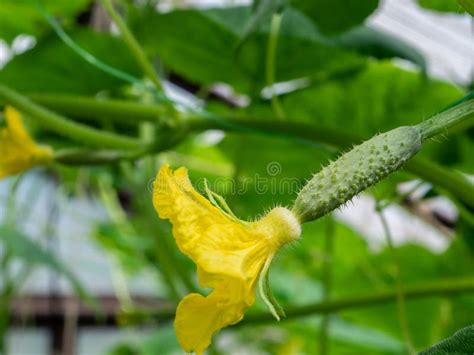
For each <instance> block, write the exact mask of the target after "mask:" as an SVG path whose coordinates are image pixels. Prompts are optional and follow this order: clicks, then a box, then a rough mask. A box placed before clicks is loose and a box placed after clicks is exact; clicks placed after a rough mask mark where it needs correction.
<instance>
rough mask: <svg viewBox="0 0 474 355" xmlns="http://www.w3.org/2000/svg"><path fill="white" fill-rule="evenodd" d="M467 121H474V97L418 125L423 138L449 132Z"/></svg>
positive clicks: (471, 122) (470, 122)
mask: <svg viewBox="0 0 474 355" xmlns="http://www.w3.org/2000/svg"><path fill="white" fill-rule="evenodd" d="M463 123H465V124H466V125H467V126H469V125H472V124H473V123H474V99H471V100H468V101H466V102H462V103H460V104H459V105H456V106H454V107H451V108H450V109H448V110H445V111H443V112H440V113H438V114H437V115H435V116H433V117H431V118H430V119H428V120H426V121H423V122H421V123H420V124H418V125H417V127H418V128H419V129H420V132H421V136H422V137H423V140H426V139H428V138H432V137H434V136H437V135H440V134H444V133H448V131H449V129H450V128H452V127H454V126H459V125H462V124H463Z"/></svg>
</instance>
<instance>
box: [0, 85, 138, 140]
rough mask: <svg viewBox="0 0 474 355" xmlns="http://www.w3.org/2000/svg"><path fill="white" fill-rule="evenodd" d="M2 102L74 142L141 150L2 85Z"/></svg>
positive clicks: (0, 95) (116, 135) (122, 137)
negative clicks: (71, 119) (40, 104)
mask: <svg viewBox="0 0 474 355" xmlns="http://www.w3.org/2000/svg"><path fill="white" fill-rule="evenodd" d="M0 101H2V102H4V103H6V104H8V105H11V106H13V107H15V108H17V109H18V110H19V111H21V112H23V113H26V114H28V115H30V116H32V117H33V118H34V119H35V120H36V121H37V122H38V123H39V124H41V125H42V126H43V127H44V128H46V129H49V130H51V131H53V132H56V133H58V134H60V135H62V136H64V137H67V138H70V139H72V140H75V141H78V142H81V143H86V144H90V145H93V146H98V147H110V148H116V149H140V148H142V145H141V144H140V142H139V141H138V140H136V139H133V138H130V137H125V136H122V135H119V134H115V133H111V132H106V131H101V130H97V129H94V128H91V127H89V126H86V125H83V124H80V123H77V122H73V121H70V120H68V119H67V118H65V117H63V116H61V115H59V114H57V113H55V112H52V111H50V110H48V109H46V108H44V107H42V106H39V105H37V104H35V103H34V102H33V101H31V100H30V99H28V98H27V97H25V96H23V95H21V94H19V93H17V92H16V91H13V90H11V89H9V88H8V87H6V86H4V85H1V84H0Z"/></svg>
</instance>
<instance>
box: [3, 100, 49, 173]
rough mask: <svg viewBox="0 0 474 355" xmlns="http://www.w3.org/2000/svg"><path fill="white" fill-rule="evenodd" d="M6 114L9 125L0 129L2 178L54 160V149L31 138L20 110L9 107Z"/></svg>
mask: <svg viewBox="0 0 474 355" xmlns="http://www.w3.org/2000/svg"><path fill="white" fill-rule="evenodd" d="M5 116H6V122H7V127H6V128H3V129H1V130H0V178H3V177H5V176H8V175H14V174H17V173H20V172H22V171H24V170H27V169H30V168H31V167H33V166H35V165H39V164H45V163H47V162H49V161H51V160H52V158H53V152H52V150H51V149H50V148H49V147H43V146H39V145H37V144H36V143H35V142H34V141H33V140H32V139H31V137H30V136H29V135H28V132H27V131H26V130H25V128H24V126H23V122H22V120H21V115H20V113H19V112H18V111H16V110H15V109H13V108H12V107H7V108H6V109H5Z"/></svg>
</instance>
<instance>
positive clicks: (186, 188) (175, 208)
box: [153, 165, 267, 287]
mask: <svg viewBox="0 0 474 355" xmlns="http://www.w3.org/2000/svg"><path fill="white" fill-rule="evenodd" d="M153 204H154V206H155V208H156V210H157V211H158V214H159V216H160V217H161V218H167V219H169V220H170V221H171V223H172V224H173V235H174V237H175V239H176V243H177V244H178V247H179V248H180V250H181V251H182V252H183V253H184V254H186V255H188V256H189V257H190V258H191V259H192V260H193V261H194V262H195V263H196V264H197V265H198V266H199V269H200V270H199V276H200V283H201V285H202V286H203V287H215V282H214V281H215V280H216V279H219V277H222V276H223V275H226V276H229V277H233V278H236V279H239V278H240V279H242V280H246V279H249V278H252V277H253V275H254V273H255V272H258V270H257V271H255V270H251V272H249V270H248V268H247V267H245V265H244V264H245V263H246V262H247V260H246V257H245V256H246V255H248V254H249V253H252V254H261V255H262V256H263V255H265V254H266V253H264V252H259V249H260V248H266V247H267V246H266V243H265V240H264V239H262V238H260V236H259V235H257V234H255V231H254V229H253V228H251V227H249V226H247V225H246V224H244V223H238V222H236V221H234V220H233V219H231V218H229V217H228V216H227V215H225V214H224V213H222V212H221V211H220V210H219V209H218V208H216V207H215V206H213V205H212V204H211V203H210V202H209V201H208V200H207V199H206V198H204V197H203V196H201V195H200V194H199V193H198V192H197V191H196V190H194V188H193V187H192V185H191V182H190V181H189V178H188V174H187V170H186V169H185V168H180V169H177V170H176V171H175V172H174V174H173V173H172V172H171V170H170V168H169V166H168V165H164V166H163V167H162V168H161V169H160V171H159V172H158V175H157V178H156V180H155V184H154V194H153ZM263 262H264V259H263V261H262V263H263ZM257 269H258V266H257ZM203 275H206V276H208V277H205V278H203V277H202V276H203Z"/></svg>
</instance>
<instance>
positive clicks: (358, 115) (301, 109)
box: [245, 62, 472, 172]
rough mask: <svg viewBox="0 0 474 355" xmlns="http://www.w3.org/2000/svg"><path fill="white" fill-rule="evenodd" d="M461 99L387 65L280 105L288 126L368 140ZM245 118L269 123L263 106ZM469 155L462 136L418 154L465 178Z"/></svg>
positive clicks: (456, 92)
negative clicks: (329, 130)
mask: <svg viewBox="0 0 474 355" xmlns="http://www.w3.org/2000/svg"><path fill="white" fill-rule="evenodd" d="M462 96H463V92H462V90H461V89H459V88H457V87H456V86H453V85H451V84H448V83H445V82H441V81H437V80H430V79H427V78H426V77H424V76H423V75H422V74H420V73H416V72H411V71H406V70H403V69H401V68H398V67H396V66H394V65H393V64H391V63H389V62H378V63H377V62H374V63H371V64H370V65H369V66H368V67H367V69H366V70H364V71H361V72H360V73H359V74H357V75H356V76H355V77H351V78H344V79H340V80H332V81H328V82H325V83H322V84H320V85H317V86H313V87H310V88H307V89H305V90H300V91H297V92H294V93H292V94H289V95H286V96H282V97H281V99H280V101H281V104H282V107H283V110H284V111H285V114H286V117H288V119H289V120H295V121H300V122H306V123H312V124H314V125H315V126H316V127H323V128H333V129H338V130H342V131H346V132H350V133H351V134H355V135H358V136H360V137H371V136H373V135H374V134H376V133H378V132H383V131H387V130H390V129H393V128H395V127H397V126H403V125H412V124H416V123H418V122H420V121H422V120H423V119H425V118H427V117H430V116H431V115H433V114H435V113H436V112H438V111H440V110H442V109H443V108H445V107H446V106H447V105H449V104H450V103H452V102H453V101H455V100H457V99H459V98H460V97H462ZM245 114H246V115H250V116H251V117H252V116H255V117H261V118H265V117H274V114H273V113H272V110H271V106H270V104H268V103H267V104H255V105H253V106H251V107H250V108H248V109H246V112H245ZM469 149H472V140H471V139H469V138H468V137H467V134H458V135H451V136H450V137H449V144H440V142H439V141H436V142H435V141H433V142H428V143H426V144H425V146H424V147H423V150H422V152H421V154H422V155H429V156H430V157H436V158H437V159H438V161H439V162H441V163H446V164H448V163H449V164H451V165H456V166H458V167H462V168H463V169H465V170H466V172H469V171H471V170H472V166H470V165H469V162H470V161H471V160H472V158H471V157H470V156H469V154H468V153H467V151H468V150H469Z"/></svg>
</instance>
